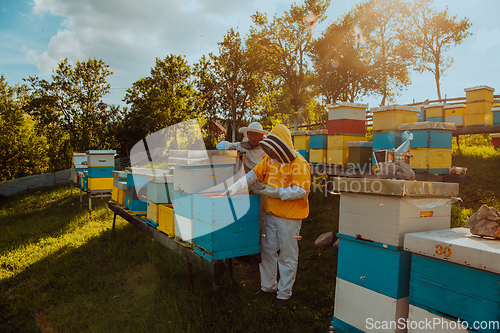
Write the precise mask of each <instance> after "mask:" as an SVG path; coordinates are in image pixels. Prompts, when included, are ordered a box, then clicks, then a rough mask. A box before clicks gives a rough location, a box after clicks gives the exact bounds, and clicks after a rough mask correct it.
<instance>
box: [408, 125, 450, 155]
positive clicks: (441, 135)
mask: <svg viewBox="0 0 500 333" xmlns="http://www.w3.org/2000/svg"><path fill="white" fill-rule="evenodd" d="M456 128H457V125H456V124H454V123H443V122H421V123H408V124H400V125H399V130H400V131H409V132H411V133H412V134H413V139H412V140H411V143H410V147H411V148H441V149H451V147H452V142H453V136H452V134H453V131H454V130H456Z"/></svg>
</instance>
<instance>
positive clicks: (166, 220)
mask: <svg viewBox="0 0 500 333" xmlns="http://www.w3.org/2000/svg"><path fill="white" fill-rule="evenodd" d="M157 223H158V227H157V228H156V229H158V230H160V231H161V232H163V233H165V234H167V235H168V237H170V238H174V237H175V227H174V208H173V205H171V204H159V205H158V222H157Z"/></svg>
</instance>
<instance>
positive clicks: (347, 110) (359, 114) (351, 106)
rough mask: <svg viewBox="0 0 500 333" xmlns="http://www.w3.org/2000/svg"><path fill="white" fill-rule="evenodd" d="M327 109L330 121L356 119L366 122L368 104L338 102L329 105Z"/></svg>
mask: <svg viewBox="0 0 500 333" xmlns="http://www.w3.org/2000/svg"><path fill="white" fill-rule="evenodd" d="M326 108H327V109H328V120H338V119H356V120H363V121H365V119H366V109H367V108H368V104H360V103H349V102H338V103H335V104H330V105H327V106H326Z"/></svg>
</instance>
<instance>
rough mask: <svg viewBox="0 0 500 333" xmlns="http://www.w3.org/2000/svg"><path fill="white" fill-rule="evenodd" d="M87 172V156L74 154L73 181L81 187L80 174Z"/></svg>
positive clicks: (72, 164) (72, 165)
mask: <svg viewBox="0 0 500 333" xmlns="http://www.w3.org/2000/svg"><path fill="white" fill-rule="evenodd" d="M85 170H87V154H85V153H76V152H75V153H73V161H72V163H71V181H72V182H73V183H74V184H76V185H78V186H81V184H80V181H79V180H80V179H79V172H82V171H85Z"/></svg>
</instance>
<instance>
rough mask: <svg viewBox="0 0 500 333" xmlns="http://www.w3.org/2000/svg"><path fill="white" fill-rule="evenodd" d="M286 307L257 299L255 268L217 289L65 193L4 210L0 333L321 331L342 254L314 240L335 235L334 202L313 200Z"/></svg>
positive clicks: (99, 206)
mask: <svg viewBox="0 0 500 333" xmlns="http://www.w3.org/2000/svg"><path fill="white" fill-rule="evenodd" d="M311 202H312V204H311V214H310V217H309V218H308V219H306V220H304V221H303V224H302V231H301V235H302V237H303V238H302V240H301V241H300V243H299V244H300V258H299V269H298V273H297V280H296V282H295V286H294V295H293V297H292V299H291V301H290V306H289V307H288V308H286V309H282V310H278V311H273V310H271V308H270V304H271V301H272V300H271V299H267V300H254V299H252V297H251V295H252V293H253V292H255V291H256V290H258V289H259V285H260V279H259V275H258V266H257V265H248V264H245V263H243V262H239V261H236V262H235V267H234V275H233V277H230V276H229V274H228V272H227V271H226V272H225V274H224V276H223V277H222V279H221V281H220V282H219V283H218V284H216V283H214V281H213V280H212V279H211V278H209V276H208V275H207V274H206V273H205V272H203V271H201V270H198V269H196V268H194V285H195V287H194V291H193V292H192V293H190V292H189V291H188V285H187V272H186V262H185V260H184V259H183V258H181V257H179V256H178V255H177V254H175V253H173V252H172V251H170V250H168V249H167V248H165V247H164V246H162V245H160V244H159V243H157V242H156V241H154V240H152V239H151V238H149V237H148V236H146V235H145V234H144V233H142V232H141V231H139V230H138V229H136V228H135V227H134V226H132V225H130V224H129V223H127V222H126V221H124V220H123V219H121V218H120V217H118V218H117V224H116V230H115V232H112V231H111V227H112V217H113V216H112V213H111V211H110V210H109V209H108V208H107V206H106V204H105V203H101V202H100V201H99V200H98V199H94V200H93V206H95V207H94V208H95V209H94V214H93V218H92V219H90V218H89V215H88V210H87V208H86V207H85V208H80V206H79V199H78V196H77V195H73V197H71V196H70V193H69V186H66V187H58V188H53V189H46V190H36V191H30V192H28V193H26V194H22V195H16V196H13V197H10V198H8V199H4V200H3V201H2V202H0V231H1V232H0V331H2V332H40V331H42V332H44V333H45V332H242V331H245V332H324V331H325V330H327V328H328V326H329V322H330V320H331V317H332V315H333V302H334V290H335V288H334V281H335V276H336V262H337V250H336V249H334V248H333V247H325V248H318V247H316V246H315V245H314V241H315V239H316V238H317V237H318V236H319V235H320V234H321V233H323V232H327V231H333V232H336V231H337V228H338V216H337V214H338V213H337V210H338V198H333V197H326V198H325V197H324V196H323V195H322V194H321V193H313V194H311Z"/></svg>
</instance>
